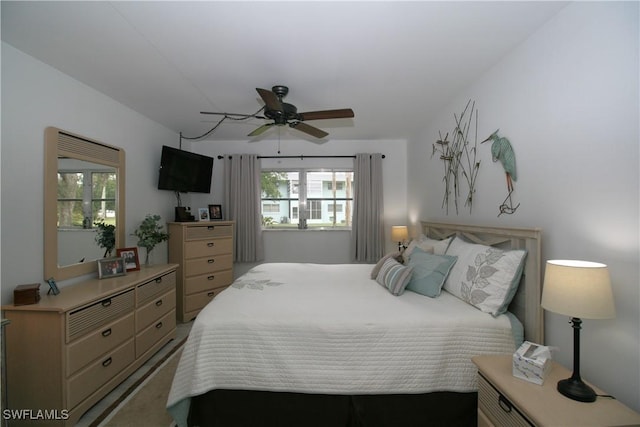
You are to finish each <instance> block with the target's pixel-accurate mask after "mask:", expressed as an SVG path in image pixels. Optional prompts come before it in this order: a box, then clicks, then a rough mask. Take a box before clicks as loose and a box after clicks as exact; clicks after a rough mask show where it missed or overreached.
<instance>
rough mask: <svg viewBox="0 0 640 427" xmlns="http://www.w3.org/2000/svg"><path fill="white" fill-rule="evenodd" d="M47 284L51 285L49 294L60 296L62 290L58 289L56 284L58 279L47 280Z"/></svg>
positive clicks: (50, 278)
mask: <svg viewBox="0 0 640 427" xmlns="http://www.w3.org/2000/svg"><path fill="white" fill-rule="evenodd" d="M47 284H48V285H49V290H48V291H47V294H52V295H58V294H59V293H60V289H58V285H57V284H56V279H54V278H53V277H49V278H48V279H47Z"/></svg>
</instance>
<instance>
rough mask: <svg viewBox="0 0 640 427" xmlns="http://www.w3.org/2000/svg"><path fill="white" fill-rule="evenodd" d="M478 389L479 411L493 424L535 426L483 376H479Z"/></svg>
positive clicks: (517, 426)
mask: <svg viewBox="0 0 640 427" xmlns="http://www.w3.org/2000/svg"><path fill="white" fill-rule="evenodd" d="M478 388H479V390H478V411H481V412H482V413H483V414H484V415H485V416H486V418H488V419H489V421H490V422H491V423H492V424H495V425H499V426H510V427H511V426H513V427H520V426H522V427H529V426H532V425H533V423H531V422H529V421H528V420H527V419H526V418H525V417H524V415H522V414H521V413H520V411H518V409H517V408H516V407H515V405H513V404H512V403H511V402H510V401H509V400H508V399H507V398H506V397H505V396H503V395H502V394H501V393H499V392H498V390H496V389H495V388H494V387H493V386H492V385H491V383H490V382H489V381H487V379H486V378H484V377H483V376H482V375H479V376H478ZM484 421H485V422H486V421H487V420H484Z"/></svg>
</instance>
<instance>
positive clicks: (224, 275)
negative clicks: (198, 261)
mask: <svg viewBox="0 0 640 427" xmlns="http://www.w3.org/2000/svg"><path fill="white" fill-rule="evenodd" d="M231 282H233V271H231V270H224V271H216V272H212V273H209V274H204V275H202V276H194V277H189V278H187V279H186V280H185V286H184V293H185V294H186V295H191V294H195V293H198V292H204V291H208V290H210V289H214V288H220V287H226V286H228V285H229V284H231Z"/></svg>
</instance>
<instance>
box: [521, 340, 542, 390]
mask: <svg viewBox="0 0 640 427" xmlns="http://www.w3.org/2000/svg"><path fill="white" fill-rule="evenodd" d="M550 369H551V352H550V351H549V347H546V346H543V345H539V344H534V343H532V342H529V341H525V342H523V343H522V345H521V346H520V348H518V350H516V352H515V353H514V354H513V376H514V377H518V378H522V379H523V380H527V381H530V382H532V383H535V384H540V385H542V384H543V383H544V379H545V377H546V376H547V374H548V373H549V370H550Z"/></svg>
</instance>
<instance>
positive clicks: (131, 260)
mask: <svg viewBox="0 0 640 427" xmlns="http://www.w3.org/2000/svg"><path fill="white" fill-rule="evenodd" d="M116 255H118V256H119V257H122V258H123V259H124V267H125V268H126V269H127V271H136V270H140V258H138V248H120V249H116Z"/></svg>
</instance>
